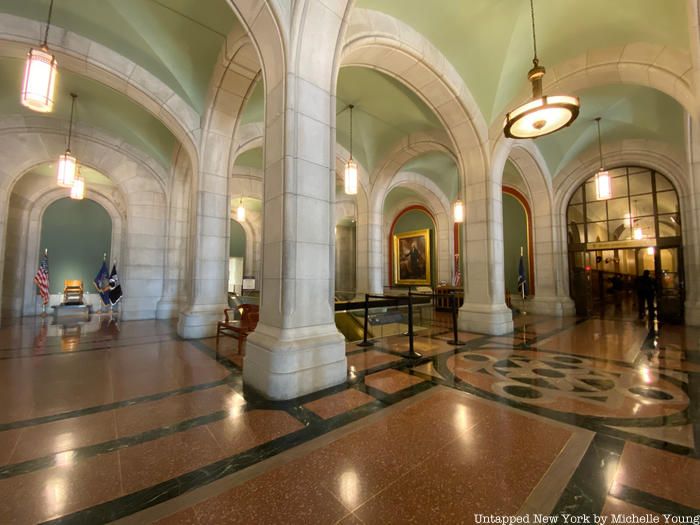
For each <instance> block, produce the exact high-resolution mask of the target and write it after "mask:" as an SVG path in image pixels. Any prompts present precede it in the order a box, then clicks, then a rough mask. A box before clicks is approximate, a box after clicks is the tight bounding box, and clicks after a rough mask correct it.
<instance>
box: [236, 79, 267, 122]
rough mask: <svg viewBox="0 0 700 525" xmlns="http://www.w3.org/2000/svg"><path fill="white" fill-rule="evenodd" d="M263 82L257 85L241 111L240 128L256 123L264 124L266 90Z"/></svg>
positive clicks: (258, 82) (259, 81)
mask: <svg viewBox="0 0 700 525" xmlns="http://www.w3.org/2000/svg"><path fill="white" fill-rule="evenodd" d="M263 87H264V86H263V82H262V80H258V81H257V82H256V83H255V87H254V88H253V92H252V93H251V94H250V98H249V99H248V101H247V102H246V104H245V106H243V109H242V110H241V117H240V123H239V126H245V125H246V124H252V123H254V122H262V121H263V120H264V118H265V90H264V89H263Z"/></svg>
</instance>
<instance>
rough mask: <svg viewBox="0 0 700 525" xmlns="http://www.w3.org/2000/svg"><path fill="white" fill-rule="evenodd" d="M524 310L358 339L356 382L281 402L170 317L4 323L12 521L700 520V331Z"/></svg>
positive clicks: (1, 437)
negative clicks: (480, 327)
mask: <svg viewBox="0 0 700 525" xmlns="http://www.w3.org/2000/svg"><path fill="white" fill-rule="evenodd" d="M423 325H425V323H423ZM515 326H516V329H515V331H514V332H513V333H511V334H506V335H504V336H498V337H490V336H484V335H480V334H471V333H464V332H460V333H459V334H458V338H459V340H460V344H458V345H453V344H450V342H449V341H450V340H452V339H453V334H452V332H451V331H450V327H449V323H447V324H446V323H445V322H444V319H440V320H439V322H436V323H435V324H434V325H432V326H431V325H429V324H428V325H427V326H422V327H421V330H417V331H416V334H415V338H414V349H415V351H417V352H418V353H419V354H420V355H421V357H420V358H415V359H409V358H407V357H405V354H406V351H407V350H408V344H409V338H408V337H406V336H404V335H390V336H387V337H383V338H379V339H375V340H374V343H375V344H374V345H373V346H371V347H367V348H362V347H359V346H357V345H356V344H354V343H348V344H347V348H346V353H347V359H348V381H347V382H346V383H344V384H342V385H338V386H337V387H334V388H331V389H328V390H325V391H322V392H317V393H314V394H311V395H308V396H304V397H302V398H299V399H294V400H291V401H286V402H271V401H267V400H265V399H263V398H261V397H259V396H258V395H256V394H255V393H254V392H251V391H248V390H247V389H246V388H244V385H243V382H242V374H241V370H242V369H241V367H242V365H243V361H244V360H243V356H240V355H238V354H237V351H236V346H237V345H236V341H235V340H233V339H230V338H222V340H221V344H220V348H219V349H218V354H217V352H216V349H215V340H214V339H213V338H211V339H202V340H194V341H184V340H181V339H179V338H178V337H177V336H176V335H175V332H174V326H173V325H172V324H171V323H169V322H164V321H132V322H121V323H120V322H118V321H117V320H115V319H112V318H109V317H105V318H100V317H99V316H95V317H93V319H92V320H91V322H90V323H88V324H85V325H80V326H69V327H62V326H56V325H52V324H50V322H49V321H48V320H41V319H26V320H25V321H24V323H22V324H14V325H10V326H6V327H3V328H0V399H2V400H3V402H2V403H1V404H0V523H2V524H5V523H44V522H49V523H61V524H63V523H106V522H112V521H117V522H121V523H162V524H200V525H203V524H210V523H211V524H224V523H246V524H251V523H255V524H257V523H260V524H267V523H270V524H277V523H285V524H286V523H304V524H311V523H319V524H325V523H329V524H331V523H343V524H360V523H368V524H369V523H372V524H374V523H378V524H379V523H381V524H385V523H397V524H398V523H421V524H423V523H483V522H484V521H483V519H484V517H489V516H492V517H493V516H516V515H519V516H527V517H528V518H529V519H530V520H531V521H530V522H534V519H535V516H552V517H554V518H557V517H558V518H560V519H562V520H563V516H565V515H566V516H588V517H589V519H591V520H593V519H594V518H593V517H594V516H597V517H598V518H600V517H601V516H602V517H608V518H611V517H612V516H617V517H618V518H619V517H621V516H633V515H634V516H654V515H658V516H662V517H661V523H664V518H663V515H664V514H666V515H668V516H676V517H685V518H684V519H686V520H688V519H690V520H692V519H696V520H697V519H700V518H697V516H700V460H699V459H698V458H699V450H700V449H699V448H698V439H700V408H699V407H700V345H699V341H700V330H698V329H694V328H689V327H683V326H661V327H660V329H659V332H658V333H653V332H652V333H650V332H649V331H648V330H647V329H646V327H645V326H644V325H643V324H639V323H635V322H628V321H615V320H611V319H605V320H601V319H577V318H565V319H554V318H548V317H541V316H534V315H527V316H522V317H518V318H516V319H515ZM558 522H560V523H564V522H565V521H558ZM608 522H610V521H608ZM686 522H687V521H686ZM691 522H692V521H691Z"/></svg>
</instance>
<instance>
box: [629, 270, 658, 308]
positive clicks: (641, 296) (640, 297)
mask: <svg viewBox="0 0 700 525" xmlns="http://www.w3.org/2000/svg"><path fill="white" fill-rule="evenodd" d="M634 285H635V289H636V291H637V308H638V309H639V319H640V320H642V319H644V314H645V310H648V311H649V320H650V321H653V320H654V295H655V292H656V283H655V282H654V279H652V278H651V272H650V271H649V270H644V272H643V273H642V275H640V276H639V277H637V278H636V279H635V283H634Z"/></svg>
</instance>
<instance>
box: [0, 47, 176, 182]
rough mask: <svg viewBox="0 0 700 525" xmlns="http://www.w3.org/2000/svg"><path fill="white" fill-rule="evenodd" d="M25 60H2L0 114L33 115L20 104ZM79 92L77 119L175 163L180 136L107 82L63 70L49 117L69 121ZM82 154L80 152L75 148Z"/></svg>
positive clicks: (163, 162)
mask: <svg viewBox="0 0 700 525" xmlns="http://www.w3.org/2000/svg"><path fill="white" fill-rule="evenodd" d="M23 71H24V61H23V60H19V59H13V58H5V59H0V85H2V86H5V89H3V90H1V91H0V116H3V115H16V114H22V115H32V116H36V115H37V113H34V112H33V111H30V110H28V109H27V108H25V107H24V106H22V105H21V104H20V103H19V92H20V88H21V85H22V74H23ZM71 92H74V93H77V94H78V99H77V102H76V110H75V121H76V122H77V123H83V124H87V125H89V126H92V127H95V128H99V129H102V130H105V131H107V132H109V133H111V134H113V135H115V136H117V137H119V138H121V139H123V140H124V141H126V142H127V143H128V144H130V145H132V146H134V147H136V148H138V149H140V150H141V151H143V152H144V153H146V154H147V155H149V156H151V157H152V158H154V159H155V160H156V161H157V162H159V163H160V164H161V165H163V166H164V167H165V168H166V169H168V168H169V166H170V164H171V162H172V156H173V152H174V151H175V146H176V144H177V139H176V138H175V137H174V136H173V134H172V133H171V132H170V131H169V130H168V128H166V127H165V126H164V125H163V124H162V123H161V121H160V120H158V119H157V118H155V117H154V116H153V115H151V114H150V113H148V112H147V111H145V110H144V109H143V108H142V107H141V106H139V105H138V104H136V103H134V102H133V101H132V100H131V99H129V98H128V97H126V96H125V95H122V94H120V93H118V92H117V91H114V90H112V89H110V88H108V87H105V86H104V85H102V84H100V83H98V82H95V81H92V80H89V79H87V78H85V77H82V76H80V75H76V74H73V73H70V72H69V71H60V72H59V78H58V82H57V86H56V96H55V100H56V102H55V104H54V111H53V112H52V113H49V114H47V115H46V116H47V118H56V119H62V120H65V121H68V120H69V118H70V107H71V98H70V93H71ZM75 153H76V155H79V153H80V152H79V151H75Z"/></svg>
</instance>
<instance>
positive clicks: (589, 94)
mask: <svg viewBox="0 0 700 525" xmlns="http://www.w3.org/2000/svg"><path fill="white" fill-rule="evenodd" d="M579 96H580V98H581V113H580V114H579V117H578V119H576V121H574V123H573V124H572V125H571V126H569V127H568V128H565V129H563V130H561V131H558V132H557V133H553V134H551V135H547V136H546V137H542V138H539V139H536V141H535V143H536V144H537V146H538V147H539V149H540V151H541V152H542V155H543V156H544V158H545V160H546V161H547V165H548V167H549V170H550V173H551V174H552V175H556V174H557V173H558V172H559V171H560V170H561V169H563V168H564V167H565V166H566V165H567V164H568V163H569V162H571V161H572V160H573V159H575V158H576V157H577V156H578V155H580V154H581V153H583V152H584V151H585V150H586V149H588V148H590V147H597V145H598V134H597V133H598V132H597V130H596V125H595V120H594V119H595V118H596V117H600V118H601V121H600V130H601V138H602V142H603V144H608V143H612V142H618V141H620V140H623V139H651V140H656V141H660V142H664V143H667V144H670V145H673V146H676V147H678V148H679V149H681V150H682V149H683V143H684V131H683V122H684V110H683V108H682V107H681V106H680V104H678V102H676V101H675V100H674V99H672V98H671V97H669V96H668V95H666V94H664V93H661V92H660V91H656V90H654V89H651V88H647V87H642V86H633V85H620V84H612V85H607V86H600V87H595V88H591V89H588V90H586V91H583V92H581V93H579Z"/></svg>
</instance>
